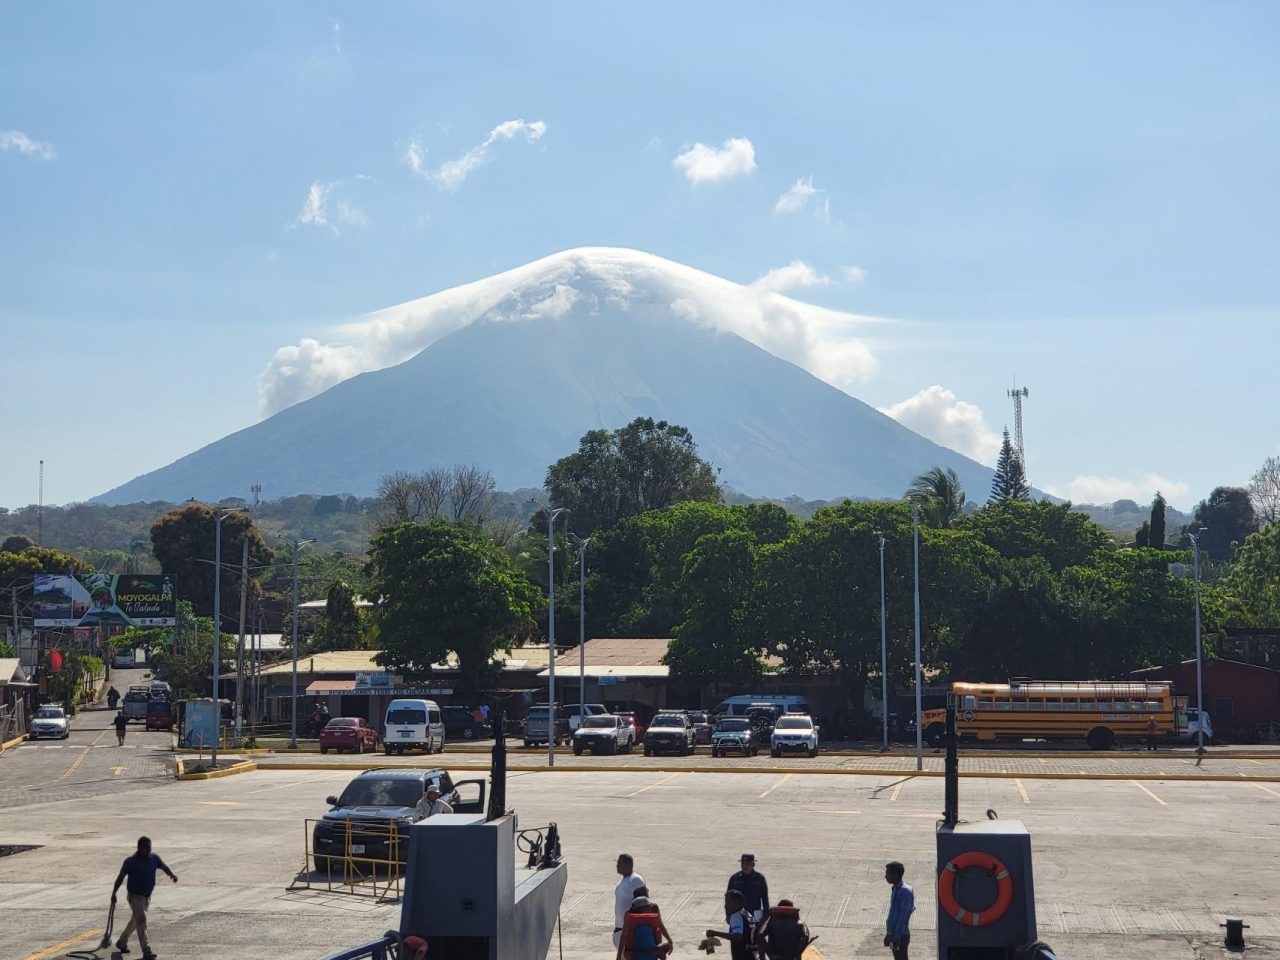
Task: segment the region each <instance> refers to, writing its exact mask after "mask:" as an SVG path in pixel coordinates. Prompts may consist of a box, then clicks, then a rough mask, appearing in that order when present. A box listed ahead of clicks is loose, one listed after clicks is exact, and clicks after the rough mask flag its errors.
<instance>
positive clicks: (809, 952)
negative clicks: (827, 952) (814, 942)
mask: <svg viewBox="0 0 1280 960" xmlns="http://www.w3.org/2000/svg"><path fill="white" fill-rule="evenodd" d="M803 960H826V958H825V957H823V955H822V951H821V950H819V949H818V948H817V947H812V946H810V947H806V948H805V951H804V958H803Z"/></svg>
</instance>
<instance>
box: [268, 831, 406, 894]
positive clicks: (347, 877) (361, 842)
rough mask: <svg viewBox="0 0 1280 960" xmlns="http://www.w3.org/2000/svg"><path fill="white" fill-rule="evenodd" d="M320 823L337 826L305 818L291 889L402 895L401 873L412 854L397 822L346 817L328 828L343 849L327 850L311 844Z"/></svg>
mask: <svg viewBox="0 0 1280 960" xmlns="http://www.w3.org/2000/svg"><path fill="white" fill-rule="evenodd" d="M318 824H322V825H324V826H325V827H333V826H334V824H333V823H332V822H331V821H325V820H304V821H303V822H302V828H303V848H304V858H303V861H302V870H301V871H300V872H299V873H298V876H297V877H296V878H295V879H294V881H293V883H291V884H290V885H289V887H288V889H290V890H312V889H323V890H327V891H329V892H333V893H349V894H353V895H355V896H365V897H374V898H376V899H378V900H382V901H395V900H398V899H400V893H401V876H402V874H403V872H404V865H405V861H406V860H407V859H408V856H409V838H408V837H405V836H402V835H401V833H400V829H399V826H398V825H397V824H396V823H394V822H386V823H378V822H370V821H354V822H353V821H351V820H347V821H345V822H344V823H343V824H342V826H341V828H339V829H337V830H332V831H330V832H329V835H330V836H331V837H332V838H333V839H334V840H336V841H338V842H339V843H340V844H341V849H340V850H335V851H332V852H325V853H321V852H319V851H318V850H317V849H315V848H314V847H313V844H312V840H313V838H314V835H315V828H316V826H317V825H318ZM369 847H374V848H378V849H381V850H384V851H385V852H386V855H385V856H383V857H375V856H372V855H370V854H368V853H367V852H366V848H369ZM313 878H314V879H313ZM321 878H322V879H321Z"/></svg>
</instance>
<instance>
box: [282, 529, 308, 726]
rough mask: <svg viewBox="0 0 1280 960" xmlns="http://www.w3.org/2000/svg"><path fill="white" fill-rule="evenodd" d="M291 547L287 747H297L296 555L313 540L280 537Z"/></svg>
mask: <svg viewBox="0 0 1280 960" xmlns="http://www.w3.org/2000/svg"><path fill="white" fill-rule="evenodd" d="M280 539H281V540H283V541H284V542H285V543H287V544H288V545H289V546H291V547H292V548H293V617H292V621H293V680H292V684H291V689H290V700H291V704H292V705H291V707H290V710H289V749H290V750H297V749H298V556H299V554H301V553H302V548H303V547H305V546H306V545H307V544H308V543H315V540H290V539H289V538H288V537H281V538H280Z"/></svg>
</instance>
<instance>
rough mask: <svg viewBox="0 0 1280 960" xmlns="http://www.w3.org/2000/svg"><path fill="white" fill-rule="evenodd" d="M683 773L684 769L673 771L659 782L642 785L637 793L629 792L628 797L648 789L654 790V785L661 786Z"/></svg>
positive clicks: (636, 795)
mask: <svg viewBox="0 0 1280 960" xmlns="http://www.w3.org/2000/svg"><path fill="white" fill-rule="evenodd" d="M682 773H683V771H681V772H680V773H673V774H671V775H670V776H669V777H663V778H662V779H661V780H659V781H658V782H657V783H651V784H649V785H648V786H647V787H641V788H640V789H639V790H637V791H636V792H635V793H628V794H627V796H628V797H638V796H639V795H640V794H642V793H644V792H645V791H646V790H652V789H653V788H654V787H660V786H662V785H663V784H664V783H667V782H669V781H671V780H674V779H675V778H676V777H678V776H681V775H682Z"/></svg>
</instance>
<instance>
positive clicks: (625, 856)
mask: <svg viewBox="0 0 1280 960" xmlns="http://www.w3.org/2000/svg"><path fill="white" fill-rule="evenodd" d="M618 873H619V874H620V875H621V877H622V879H621V880H619V881H618V885H617V886H616V887H614V888H613V946H614V949H615V950H616V949H617V947H618V945H619V944H620V943H622V925H623V923H625V922H626V916H627V911H628V910H630V909H631V901H632V900H634V899H635V896H636V887H643V886H644V878H643V877H641V876H640V874H638V873H636V872H635V861H634V860H633V859H632V857H631V854H629V853H620V854H618Z"/></svg>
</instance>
